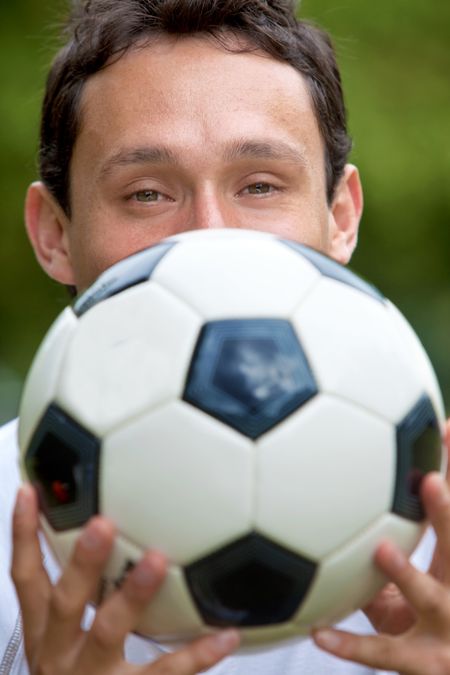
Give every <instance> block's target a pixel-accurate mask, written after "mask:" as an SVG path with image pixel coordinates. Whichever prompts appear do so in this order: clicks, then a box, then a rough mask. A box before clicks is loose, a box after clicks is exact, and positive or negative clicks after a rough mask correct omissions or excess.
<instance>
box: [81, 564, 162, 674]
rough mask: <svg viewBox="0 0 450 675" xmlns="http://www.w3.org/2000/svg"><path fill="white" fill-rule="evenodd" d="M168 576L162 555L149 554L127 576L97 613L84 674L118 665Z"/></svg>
mask: <svg viewBox="0 0 450 675" xmlns="http://www.w3.org/2000/svg"><path fill="white" fill-rule="evenodd" d="M165 572H166V561H165V558H164V557H163V555H162V554H160V553H158V552H156V551H148V552H147V553H146V554H145V555H144V556H143V558H142V559H141V560H140V561H139V563H138V564H137V565H136V567H135V568H134V569H133V570H132V571H131V572H130V573H129V574H128V575H127V578H126V579H125V581H124V583H123V585H122V586H121V588H120V589H118V590H117V591H116V592H115V593H114V594H113V595H112V596H111V597H109V598H108V599H107V600H105V602H104V603H103V604H102V605H101V607H100V608H99V609H98V610H97V614H96V617H95V620H94V623H93V625H92V627H91V629H90V631H89V633H88V634H87V636H86V643H85V646H84V649H83V655H82V665H83V668H82V670H83V672H84V671H86V672H90V668H93V665H94V664H95V663H97V662H99V660H100V659H101V662H103V663H104V662H105V661H115V660H117V658H118V656H121V655H122V652H123V644H124V641H125V638H126V636H127V634H128V633H129V632H130V631H132V630H133V629H134V628H135V627H136V624H137V622H138V620H139V617H140V616H141V614H142V611H143V610H144V608H145V607H146V605H147V604H148V603H149V602H150V600H151V598H152V597H153V595H154V594H155V592H156V591H157V589H158V588H159V586H160V585H161V583H162V581H163V579H164V576H165Z"/></svg>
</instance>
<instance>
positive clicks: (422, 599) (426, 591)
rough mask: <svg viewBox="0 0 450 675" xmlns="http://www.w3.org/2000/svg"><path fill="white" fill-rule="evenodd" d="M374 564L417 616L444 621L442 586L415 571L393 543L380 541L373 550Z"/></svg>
mask: <svg viewBox="0 0 450 675" xmlns="http://www.w3.org/2000/svg"><path fill="white" fill-rule="evenodd" d="M375 561H376V563H377V565H378V566H379V567H380V569H381V570H382V571H383V572H384V573H385V574H386V575H387V576H388V577H389V578H390V580H391V581H393V582H394V583H395V584H396V585H397V586H398V588H399V589H400V591H401V592H402V594H403V596H404V597H405V598H406V600H407V601H408V602H409V603H410V604H411V605H412V607H413V608H414V610H415V611H416V612H417V614H422V615H433V616H435V617H437V616H442V617H443V618H446V615H447V614H448V609H447V604H448V603H446V602H443V601H442V599H443V598H442V590H443V587H442V585H441V584H440V583H439V582H438V581H437V580H436V579H434V577H431V576H430V575H429V574H425V573H424V572H420V571H419V570H417V569H416V568H415V567H414V566H413V565H412V564H411V563H410V562H409V560H408V558H407V557H406V556H405V554H404V553H403V552H402V551H401V550H400V549H399V548H398V547H397V546H396V545H395V544H394V543H392V542H390V541H384V542H382V543H381V544H380V545H379V547H378V549H377V551H376V554H375Z"/></svg>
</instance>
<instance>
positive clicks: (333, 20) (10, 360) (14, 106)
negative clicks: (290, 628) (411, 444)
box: [0, 0, 450, 423]
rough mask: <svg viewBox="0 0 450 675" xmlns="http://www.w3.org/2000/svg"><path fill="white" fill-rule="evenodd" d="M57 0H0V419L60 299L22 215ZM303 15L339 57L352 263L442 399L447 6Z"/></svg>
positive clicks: (340, 0)
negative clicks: (402, 319) (351, 175)
mask: <svg viewBox="0 0 450 675" xmlns="http://www.w3.org/2000/svg"><path fill="white" fill-rule="evenodd" d="M118 2H120V0H118ZM64 11H65V3H64V2H63V1H62V0H46V2H45V3H38V2H36V0H14V2H7V1H6V0H2V1H1V5H0V83H1V94H0V186H1V188H0V189H1V199H0V226H1V230H2V234H1V244H0V423H1V422H3V421H5V420H7V419H9V418H10V417H12V416H13V415H15V414H16V412H17V404H18V400H19V396H20V390H21V386H22V381H23V377H24V376H25V374H26V372H27V369H28V367H29V365H30V362H31V359H32V356H33V353H34V351H35V349H36V348H37V346H38V344H39V342H40V340H41V339H42V337H43V335H44V333H45V331H46V329H47V328H48V326H49V324H50V323H51V321H52V320H53V319H54V318H55V316H56V315H57V314H58V313H59V312H60V310H61V309H62V308H63V307H64V306H65V304H66V303H67V295H66V292H65V290H64V289H61V288H59V287H58V286H57V285H56V284H54V283H53V282H51V281H50V280H48V279H46V277H45V275H44V274H43V273H42V272H41V271H40V269H39V268H38V265H37V263H36V262H35V260H34V257H33V255H32V253H31V250H30V247H29V245H28V243H27V240H26V237H25V234H24V229H23V216H22V204H23V197H24V194H25V190H26V187H27V184H28V183H29V182H30V181H32V180H33V179H35V178H36V168H35V164H36V161H35V160H36V147H37V136H38V124H39V122H38V118H39V108H40V99H41V95H42V91H43V82H44V79H45V73H46V69H47V65H48V63H49V61H50V59H51V56H52V54H53V53H54V51H55V47H56V45H57V44H58V42H57V37H56V36H57V30H56V26H57V23H58V21H59V20H60V19H61V18H62V17H63V16H64ZM301 15H302V16H303V17H307V18H310V19H312V20H314V21H315V22H317V23H318V24H319V25H322V26H323V27H325V28H326V29H328V30H329V31H330V32H331V34H332V36H333V38H334V42H335V44H336V48H337V52H338V56H339V62H340V65H341V70H342V75H343V80H344V87H345V91H346V100H347V108H348V110H349V122H350V130H351V133H352V136H353V138H354V141H355V146H354V151H353V156H352V160H353V161H354V162H355V163H356V164H357V165H358V166H359V168H360V170H361V174H362V179H363V184H364V186H365V204H366V206H365V214H364V218H363V223H362V229H361V236H360V243H359V247H358V251H357V253H356V254H355V256H354V259H353V262H352V267H353V269H354V270H356V271H357V272H359V273H361V274H363V275H364V276H365V277H366V278H368V279H369V280H371V281H372V282H373V283H374V284H375V285H377V286H378V287H379V288H380V289H381V290H382V291H383V292H384V293H385V294H386V295H387V296H388V297H389V298H391V299H392V300H393V302H394V303H395V304H397V306H398V307H399V308H400V309H401V311H402V312H403V313H404V314H405V315H406V317H407V318H408V319H409V320H410V322H411V323H412V325H413V326H414V328H415V329H416V331H417V333H418V334H419V336H420V337H421V339H422V341H423V343H424V345H425V347H426V349H427V350H428V352H429V354H430V356H431V359H432V361H433V363H434V366H435V368H436V371H437V374H438V377H439V379H440V382H441V386H442V389H443V393H444V400H445V402H446V407H447V410H450V349H449V346H448V345H449V335H450V264H449V262H450V189H449V187H450V82H449V80H450V50H449V38H450V3H449V2H446V1H445V0H428V2H423V0H377V2H368V1H364V0H336V1H334V0H303V3H302V5H301Z"/></svg>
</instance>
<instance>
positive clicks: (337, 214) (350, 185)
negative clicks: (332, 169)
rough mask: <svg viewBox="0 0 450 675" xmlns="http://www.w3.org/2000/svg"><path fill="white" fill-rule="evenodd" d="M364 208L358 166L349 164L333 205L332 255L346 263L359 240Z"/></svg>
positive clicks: (338, 186)
mask: <svg viewBox="0 0 450 675" xmlns="http://www.w3.org/2000/svg"><path fill="white" fill-rule="evenodd" d="M362 210H363V193H362V187H361V181H360V178H359V172H358V169H357V168H356V166H353V165H352V164H347V165H346V166H345V169H344V174H343V176H342V178H341V179H340V181H339V183H338V185H337V188H336V193H335V196H334V198H333V203H332V205H331V216H332V225H331V243H330V255H331V257H332V258H334V259H335V260H337V261H338V262H340V263H342V264H344V265H346V264H347V263H348V261H349V260H350V258H351V257H352V253H353V251H354V249H355V246H356V244H357V242H358V229H359V221H360V220H361V215H362Z"/></svg>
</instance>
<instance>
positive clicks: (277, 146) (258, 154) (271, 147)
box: [225, 139, 308, 167]
mask: <svg viewBox="0 0 450 675" xmlns="http://www.w3.org/2000/svg"><path fill="white" fill-rule="evenodd" d="M225 159H226V160H227V161H229V162H232V161H234V160H239V159H267V160H281V161H287V162H293V163H294V164H299V165H300V166H303V167H306V166H307V164H308V162H307V159H306V157H305V155H304V154H303V153H302V152H301V150H300V149H298V148H295V147H294V146H292V145H290V144H289V143H286V142H285V141H278V140H271V141H265V140H246V139H243V140H239V141H235V142H234V143H232V144H231V145H230V146H229V147H228V148H227V149H226V151H225Z"/></svg>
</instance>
